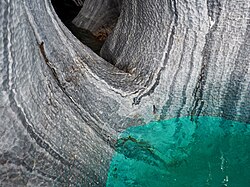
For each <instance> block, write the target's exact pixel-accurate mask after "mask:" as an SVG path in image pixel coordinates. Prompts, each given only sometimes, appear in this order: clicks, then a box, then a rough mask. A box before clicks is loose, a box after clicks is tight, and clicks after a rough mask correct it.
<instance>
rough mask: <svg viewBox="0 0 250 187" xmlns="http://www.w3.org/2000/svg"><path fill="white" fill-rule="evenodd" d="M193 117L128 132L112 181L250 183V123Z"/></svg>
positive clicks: (115, 186) (156, 186)
mask: <svg viewBox="0 0 250 187" xmlns="http://www.w3.org/2000/svg"><path fill="white" fill-rule="evenodd" d="M190 119H191V118H190V117H183V118H179V119H170V120H166V121H160V122H151V123H149V124H147V125H144V126H139V127H131V128H129V129H127V130H126V131H125V132H123V133H122V134H121V135H120V137H119V139H118V140H117V144H116V153H115V154H114V156H113V159H112V162H111V165H110V169H109V174H108V181H107V186H108V187H123V186H124V187H125V186H126V187H129V186H131V187H132V186H133V187H135V186H143V187H147V186H148V187H164V186H171V187H172V186H182V187H183V186H192V187H193V186H240V187H245V186H246V187H247V186H250V158H249V156H250V155H249V153H250V144H249V142H250V124H246V123H240V122H236V121H230V120H226V119H223V118H218V117H209V116H207V117H199V119H198V120H197V121H192V120H190Z"/></svg>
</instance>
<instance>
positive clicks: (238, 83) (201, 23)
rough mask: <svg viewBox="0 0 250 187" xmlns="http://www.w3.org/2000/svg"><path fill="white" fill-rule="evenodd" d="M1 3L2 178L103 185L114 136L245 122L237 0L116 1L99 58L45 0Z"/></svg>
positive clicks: (247, 91) (245, 16)
mask: <svg viewBox="0 0 250 187" xmlns="http://www.w3.org/2000/svg"><path fill="white" fill-rule="evenodd" d="M86 2H88V1H85V2H84V4H85V3H86ZM93 2H94V1H93ZM95 2H97V1H95ZM100 2H101V1H100ZM107 2H108V1H107ZM93 4H94V3H93ZM0 7H1V9H0V25H1V27H0V31H1V32H0V35H1V37H0V59H1V60H0V63H1V66H0V85H1V87H0V90H1V92H0V94H1V97H0V105H1V106H0V118H1V120H0V125H1V129H0V138H1V141H0V184H1V186H53V185H54V186H70V185H71V186H104V185H105V182H106V175H107V170H108V167H109V162H110V159H111V156H112V153H113V145H114V143H115V139H116V137H117V135H118V134H119V132H121V131H122V130H124V129H125V128H126V127H129V126H132V125H140V124H144V123H147V122H149V121H151V120H158V119H169V118H171V117H178V116H186V115H191V116H198V115H214V116H222V117H225V118H228V119H233V120H239V121H244V122H247V123H249V122H250V55H249V51H250V45H249V43H250V23H249V21H250V19H249V18H250V15H249V14H250V9H249V8H250V4H249V2H248V1H247V0H240V1H237V3H236V2H234V1H226V0H222V1H217V0H208V1H200V0H191V1H184V0H181V1H175V0H173V1H168V0H156V1H154V2H152V1H150V0H146V1H145V0H144V1H141V0H139V1H138V0H137V1H135V0H132V1H131V0H130V1H128V0H123V2H122V5H121V9H120V17H119V19H118V22H117V25H116V27H115V28H114V30H113V32H112V33H111V34H110V35H109V37H108V39H107V41H106V42H105V44H104V46H103V48H102V50H101V56H102V57H103V58H101V57H99V56H98V55H96V54H95V53H94V52H92V51H91V50H90V49H89V48H88V47H86V46H85V45H83V44H82V43H80V42H79V41H78V40H77V39H76V38H75V37H74V36H73V35H72V34H71V33H70V31H69V30H68V29H67V28H66V27H65V26H64V25H63V24H62V22H61V21H60V19H59V18H58V17H57V15H56V13H55V12H54V9H53V8H52V6H51V3H50V1H49V0H44V1H38V0H2V1H0ZM83 8H84V7H83ZM92 8H93V9H94V8H95V7H92ZM97 10H98V9H97ZM96 13H97V12H96ZM79 16H80V15H79ZM104 59H106V60H104Z"/></svg>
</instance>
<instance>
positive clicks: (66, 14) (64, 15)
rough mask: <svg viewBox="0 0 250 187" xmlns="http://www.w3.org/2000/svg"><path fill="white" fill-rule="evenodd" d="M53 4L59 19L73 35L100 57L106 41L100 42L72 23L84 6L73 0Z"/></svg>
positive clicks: (58, 1) (62, 0)
mask: <svg viewBox="0 0 250 187" xmlns="http://www.w3.org/2000/svg"><path fill="white" fill-rule="evenodd" d="M51 2H52V5H53V7H54V9H55V11H56V13H57V15H58V17H59V18H60V19H61V20H62V22H63V23H64V24H65V25H66V26H67V27H68V29H69V30H70V31H71V32H72V34H74V35H75V37H77V38H78V39H79V40H80V41H81V42H82V43H83V44H85V45H87V46H88V47H89V48H91V49H92V50H93V51H94V52H95V53H97V54H98V55H99V53H100V50H101V48H102V45H103V43H104V41H105V40H103V39H102V40H100V39H99V38H98V37H97V36H95V35H94V34H93V33H91V32H90V31H88V30H86V29H83V28H79V27H77V26H75V25H74V24H73V23H72V20H73V19H74V18H75V17H76V16H77V14H78V13H79V12H80V10H81V8H82V6H80V5H76V4H75V3H74V1H73V0H51Z"/></svg>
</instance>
